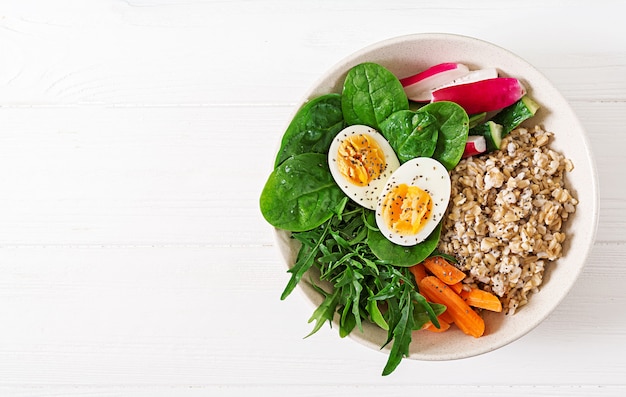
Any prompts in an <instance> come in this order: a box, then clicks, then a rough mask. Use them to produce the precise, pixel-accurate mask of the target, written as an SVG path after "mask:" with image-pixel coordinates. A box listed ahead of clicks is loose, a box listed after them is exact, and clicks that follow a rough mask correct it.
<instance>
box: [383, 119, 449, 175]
mask: <svg viewBox="0 0 626 397" xmlns="http://www.w3.org/2000/svg"><path fill="white" fill-rule="evenodd" d="M380 132H381V133H382V134H383V136H384V137H385V138H386V139H387V141H388V142H389V144H390V145H391V147H392V148H393V150H394V151H395V152H396V155H397V156H398V160H400V162H401V163H404V162H407V161H409V160H411V159H414V158H416V157H431V156H432V155H433V153H434V152H435V147H436V146H437V137H438V136H439V123H438V122H437V118H435V116H432V115H431V114H430V113H427V112H413V111H410V110H400V111H398V112H395V113H393V114H392V115H390V116H389V117H388V118H387V119H386V120H384V121H383V122H382V123H380Z"/></svg>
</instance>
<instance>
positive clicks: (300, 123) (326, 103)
mask: <svg viewBox="0 0 626 397" xmlns="http://www.w3.org/2000/svg"><path fill="white" fill-rule="evenodd" d="M343 126H344V122H343V113H342V111H341V95H339V94H326V95H322V96H320V97H317V98H314V99H312V100H310V101H309V102H307V103H306V104H305V105H304V106H302V108H300V110H298V112H297V113H296V115H295V116H294V118H293V120H291V123H289V126H288V127H287V130H286V131H285V134H284V135H283V138H282V141H281V145H280V149H279V150H278V154H277V155H276V160H275V162H274V167H278V165H280V164H281V163H282V162H283V161H285V160H287V159H288V158H289V157H292V156H296V155H298V154H302V153H328V148H329V147H330V143H331V142H332V140H333V138H334V137H335V135H337V134H338V133H339V131H341V130H342V129H343Z"/></svg>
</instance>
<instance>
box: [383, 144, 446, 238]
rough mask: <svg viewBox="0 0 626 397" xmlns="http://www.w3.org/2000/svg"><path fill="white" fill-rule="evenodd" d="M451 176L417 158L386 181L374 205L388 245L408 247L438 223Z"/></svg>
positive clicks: (434, 163) (439, 166) (427, 160)
mask: <svg viewBox="0 0 626 397" xmlns="http://www.w3.org/2000/svg"><path fill="white" fill-rule="evenodd" d="M450 191H451V184H450V175H449V174H448V171H447V170H446V168H445V167H444V166H443V165H442V164H441V163H440V162H438V161H437V160H434V159H432V158H428V157H418V158H415V159H412V160H409V161H407V162H406V163H404V164H402V166H400V167H399V168H398V169H397V170H395V171H394V172H393V174H392V175H391V176H390V177H389V179H388V180H387V183H386V184H385V187H384V188H383V191H382V192H381V193H380V195H379V198H378V201H377V206H376V224H377V226H378V228H379V229H380V231H381V233H382V234H383V235H384V236H385V237H387V239H389V240H390V241H391V242H393V243H395V244H398V245H402V246H411V245H416V244H418V243H420V242H422V241H424V240H425V239H426V238H427V237H428V236H429V235H430V233H432V231H433V230H434V229H435V227H436V226H437V225H438V224H439V222H440V221H441V219H442V218H443V216H444V213H445V211H446V208H447V207H448V202H449V201H450Z"/></svg>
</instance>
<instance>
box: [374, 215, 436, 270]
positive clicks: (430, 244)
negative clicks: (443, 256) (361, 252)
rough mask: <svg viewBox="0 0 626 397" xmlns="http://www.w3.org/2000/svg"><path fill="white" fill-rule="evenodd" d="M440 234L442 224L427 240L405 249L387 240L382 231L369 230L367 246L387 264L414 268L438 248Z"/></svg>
mask: <svg viewBox="0 0 626 397" xmlns="http://www.w3.org/2000/svg"><path fill="white" fill-rule="evenodd" d="M440 234H441V223H439V225H437V227H436V228H435V230H433V232H432V233H431V234H430V235H429V236H428V237H426V240H424V241H422V242H421V243H419V244H416V245H413V246H408V247H404V246H401V245H397V244H394V243H392V242H391V241H389V240H387V238H386V237H385V236H384V235H383V234H382V233H381V232H380V231H378V230H373V229H369V230H368V234H367V245H368V246H369V247H370V249H371V250H372V253H374V255H376V257H377V258H378V259H380V260H381V261H384V262H385V263H390V264H392V265H395V266H401V267H406V266H413V265H415V264H416V263H420V262H421V261H423V260H424V259H426V258H428V256H429V255H430V254H431V253H432V252H433V251H434V250H435V249H436V248H437V245H438V244H439V235H440Z"/></svg>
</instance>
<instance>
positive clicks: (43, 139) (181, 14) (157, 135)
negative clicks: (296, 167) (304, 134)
mask: <svg viewBox="0 0 626 397" xmlns="http://www.w3.org/2000/svg"><path fill="white" fill-rule="evenodd" d="M624 11H626V6H624V2H623V1H595V2H591V1H568V2H560V1H549V0H526V1H523V2H510V3H509V2H500V1H496V0H493V1H477V2H467V1H461V0H456V1H416V0H411V1H408V0H407V1H389V2H379V1H372V0H362V1H359V2H349V1H327V0H317V1H300V2H295V1H287V0H284V1H281V0H267V1H244V0H232V1H228V2H226V1H211V0H205V1H202V0H197V1H175V0H170V1H166V0H126V1H124V0H99V1H96V0H94V1H70V0H59V1H43V0H41V1H35V0H20V1H8V0H7V1H2V2H0V54H1V61H0V395H2V396H12V397H21V396H50V395H54V396H152V397H159V396H184V397H187V396H194V397H195V396H238V395H246V396H252V395H263V396H265V395H276V396H279V395H280V396H282V395H285V396H287V395H289V396H313V395H324V396H350V395H360V396H384V395H401V394H406V395H418V394H417V393H423V394H420V395H428V393H429V392H430V393H435V394H437V395H446V396H452V395H463V396H478V395H480V396H503V395H506V396H527V395H533V396H552V395H564V396H592V395H612V396H623V395H625V394H626V381H625V380H624V377H625V375H626V356H625V355H624V354H623V349H624V346H625V345H626V316H625V315H624V307H625V306H626V292H625V287H624V286H625V285H626V259H625V258H626V227H625V226H626V200H625V193H626V184H625V183H624V168H625V167H626V159H625V156H624V147H626V133H625V128H626V78H625V77H624V76H626V23H624V20H623V19H624V17H623V16H624ZM420 32H448V33H458V34H463V35H469V36H474V37H477V38H481V39H484V40H488V41H491V42H493V43H495V44H498V45H501V46H503V47H506V48H508V49H509V50H511V51H513V52H515V53H517V54H519V55H520V56H522V57H523V58H525V59H526V60H528V61H529V62H531V63H533V64H534V65H536V66H537V68H539V69H540V70H541V71H542V72H543V73H544V74H545V75H546V76H547V77H548V78H550V79H551V80H552V81H553V82H554V84H555V85H556V86H557V87H558V88H560V89H561V90H562V92H563V94H564V95H565V97H566V98H567V99H568V100H569V101H570V102H571V104H572V106H573V107H574V109H575V110H576V111H577V113H578V115H579V117H580V119H581V121H582V123H583V124H584V126H585V128H586V129H587V131H588V134H589V138H590V141H591V144H592V147H593V150H594V152H595V155H596V162H597V166H598V171H599V177H600V195H601V218H600V224H599V229H598V232H597V242H596V243H595V246H594V249H593V251H592V254H591V256H590V258H589V261H588V264H587V266H586V268H585V270H584V272H583V274H582V276H581V277H580V279H579V280H578V283H577V284H576V286H575V288H574V289H573V290H572V291H571V293H570V294H569V295H568V297H567V298H566V299H565V301H564V302H563V303H562V305H561V306H560V307H559V308H558V309H557V310H556V311H555V312H554V313H553V314H552V315H551V316H550V317H549V318H548V319H547V320H546V321H545V322H544V323H543V324H542V325H540V326H539V327H538V328H536V329H535V330H534V331H532V332H531V333H530V334H528V335H527V336H525V337H523V338H522V339H520V340H519V341H517V342H515V343H513V344H510V345H508V346H506V347H504V348H502V349H500V350H498V351H495V352H492V353H489V354H487V355H483V356H479V357H475V358H471V359H466V360H460V361H453V362H419V361H412V360H405V361H404V362H403V363H402V364H401V365H400V367H399V368H398V369H397V370H396V372H395V373H394V374H392V375H391V376H389V377H384V378H383V377H381V376H380V375H379V374H380V371H381V370H382V367H383V365H384V362H385V360H386V356H385V355H384V354H382V353H380V352H377V351H375V350H370V349H367V348H365V347H363V346H361V345H359V344H357V343H356V342H354V341H351V340H349V339H340V338H339V337H338V335H337V334H336V331H335V330H334V329H333V330H331V329H329V328H328V327H325V328H324V329H322V330H321V331H320V332H319V333H318V334H316V335H315V336H313V337H311V338H308V339H306V340H303V339H302V338H303V336H304V335H306V334H307V333H308V332H309V331H310V324H307V320H308V318H309V316H310V314H311V307H310V306H309V305H308V304H307V303H306V302H305V301H304V298H303V297H302V295H301V294H292V295H291V296H290V297H289V298H288V299H287V300H286V301H280V300H279V295H280V292H281V291H282V288H283V287H284V285H285V283H286V281H287V278H288V276H287V274H286V273H285V268H284V266H283V265H282V264H281V262H280V257H279V255H278V253H277V251H276V249H275V247H274V245H273V244H274V242H273V237H272V234H271V229H270V227H269V226H268V225H267V224H266V223H265V222H264V220H263V219H262V217H261V216H260V213H259V210H258V196H259V193H260V190H261V188H262V186H263V183H264V181H265V178H266V177H267V175H268V172H269V166H270V162H271V160H268V158H269V157H268V156H272V154H271V153H273V150H274V149H275V148H276V145H277V143H278V141H279V139H280V135H281V134H282V131H283V128H284V127H285V125H286V123H287V122H288V118H289V116H290V114H291V113H292V111H293V108H294V105H295V103H296V102H297V100H299V99H300V97H301V96H302V95H303V93H304V92H305V91H306V90H307V89H308V87H309V86H310V85H311V84H312V83H313V82H314V81H315V80H316V79H317V77H318V76H319V75H320V74H321V73H322V72H323V71H325V70H326V69H328V68H329V67H331V66H332V65H334V64H335V63H336V62H337V61H339V60H340V59H341V58H343V57H345V56H347V55H348V54H350V53H352V52H353V51H355V50H358V49H360V48H362V47H364V46H366V45H369V44H372V43H374V42H377V41H380V40H383V39H387V38H390V37H394V36H398V35H403V34H408V33H420Z"/></svg>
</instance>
